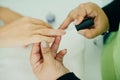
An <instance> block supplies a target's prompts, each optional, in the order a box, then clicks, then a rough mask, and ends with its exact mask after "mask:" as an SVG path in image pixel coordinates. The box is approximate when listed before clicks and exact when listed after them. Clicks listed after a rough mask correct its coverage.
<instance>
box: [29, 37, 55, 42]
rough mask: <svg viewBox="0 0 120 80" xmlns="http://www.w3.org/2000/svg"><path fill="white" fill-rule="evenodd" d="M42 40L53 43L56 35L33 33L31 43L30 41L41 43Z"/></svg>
mask: <svg viewBox="0 0 120 80" xmlns="http://www.w3.org/2000/svg"><path fill="white" fill-rule="evenodd" d="M41 41H46V42H48V43H51V42H53V41H54V37H46V36H42V35H33V36H32V37H31V38H30V39H29V44H30V43H40V42H41Z"/></svg>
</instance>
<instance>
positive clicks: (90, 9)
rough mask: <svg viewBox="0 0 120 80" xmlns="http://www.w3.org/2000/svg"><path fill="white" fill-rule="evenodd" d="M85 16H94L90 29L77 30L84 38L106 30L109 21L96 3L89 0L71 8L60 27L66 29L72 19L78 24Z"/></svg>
mask: <svg viewBox="0 0 120 80" xmlns="http://www.w3.org/2000/svg"><path fill="white" fill-rule="evenodd" d="M87 17H91V18H94V25H93V26H92V28H90V29H84V30H80V31H78V33H80V34H82V35H83V36H85V37H86V38H89V39H91V38H94V37H96V36H98V35H100V34H102V33H104V32H106V31H107V30H108V28H109V27H108V26H109V21H108V18H107V16H106V14H105V13H104V11H103V10H102V9H101V8H100V7H99V6H98V5H96V4H94V3H91V2H88V3H83V4H81V5H79V6H78V7H77V8H75V9H73V10H72V11H71V12H70V13H69V14H68V16H67V18H66V19H65V20H64V22H63V23H62V24H61V26H60V29H66V28H67V27H68V26H69V24H70V23H71V22H73V21H74V22H75V24H76V25H77V24H80V23H81V22H82V21H83V19H84V18H87Z"/></svg>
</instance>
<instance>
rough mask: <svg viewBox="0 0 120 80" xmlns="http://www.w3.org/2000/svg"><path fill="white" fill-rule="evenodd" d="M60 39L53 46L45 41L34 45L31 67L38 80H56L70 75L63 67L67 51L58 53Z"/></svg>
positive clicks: (56, 39)
mask: <svg viewBox="0 0 120 80" xmlns="http://www.w3.org/2000/svg"><path fill="white" fill-rule="evenodd" d="M59 43H60V37H56V38H55V41H54V42H53V44H52V45H51V46H49V44H48V43H46V42H45V41H43V42H41V44H39V43H38V44H34V45H33V48H32V51H31V57H30V61H31V65H32V69H33V72H34V74H35V75H36V77H37V78H38V80H56V79H57V78H59V77H60V76H62V75H64V74H66V73H69V70H68V69H67V68H66V67H64V65H63V57H64V55H65V54H66V52H67V51H66V49H64V50H61V51H59V52H58V47H59Z"/></svg>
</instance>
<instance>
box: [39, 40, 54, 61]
mask: <svg viewBox="0 0 120 80" xmlns="http://www.w3.org/2000/svg"><path fill="white" fill-rule="evenodd" d="M41 52H42V56H43V60H44V62H47V63H49V62H51V61H52V60H53V59H54V56H53V55H52V50H51V49H50V46H49V44H48V43H47V42H46V41H42V42H41Z"/></svg>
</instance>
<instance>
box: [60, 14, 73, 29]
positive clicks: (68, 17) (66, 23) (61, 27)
mask: <svg viewBox="0 0 120 80" xmlns="http://www.w3.org/2000/svg"><path fill="white" fill-rule="evenodd" d="M72 21H73V18H72V17H71V15H70V14H69V15H68V16H67V18H66V19H65V20H64V22H63V23H62V24H61V25H60V27H59V29H66V28H67V27H68V26H69V24H70V23H71V22H72Z"/></svg>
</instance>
